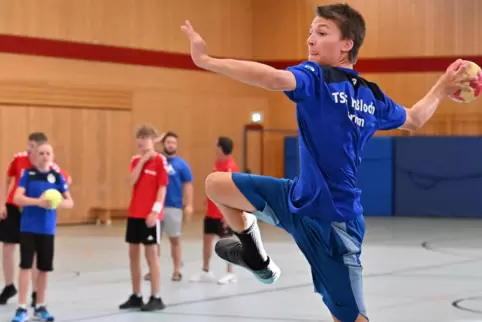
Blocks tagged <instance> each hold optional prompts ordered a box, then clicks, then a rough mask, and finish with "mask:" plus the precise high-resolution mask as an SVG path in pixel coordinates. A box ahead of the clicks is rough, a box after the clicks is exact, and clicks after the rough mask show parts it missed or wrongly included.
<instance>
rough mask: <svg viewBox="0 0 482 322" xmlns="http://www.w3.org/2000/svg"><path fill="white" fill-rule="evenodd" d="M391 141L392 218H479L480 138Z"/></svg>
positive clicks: (481, 190) (481, 211) (481, 184)
mask: <svg viewBox="0 0 482 322" xmlns="http://www.w3.org/2000/svg"><path fill="white" fill-rule="evenodd" d="M394 140H395V155H394V158H395V166H394V171H395V188H394V189H395V199H394V210H395V215H397V216H448V217H482V137H416V138H414V137H400V138H396V139H394Z"/></svg>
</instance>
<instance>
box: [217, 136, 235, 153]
mask: <svg viewBox="0 0 482 322" xmlns="http://www.w3.org/2000/svg"><path fill="white" fill-rule="evenodd" d="M217 145H218V147H220V148H221V151H223V153H224V154H225V155H230V154H231V153H232V152H233V148H234V144H233V140H231V139H230V138H228V137H227V136H220V137H219V138H218V144H217Z"/></svg>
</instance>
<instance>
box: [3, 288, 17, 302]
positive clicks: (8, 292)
mask: <svg viewBox="0 0 482 322" xmlns="http://www.w3.org/2000/svg"><path fill="white" fill-rule="evenodd" d="M15 295H17V289H16V288H15V285H13V284H10V285H7V286H5V287H4V288H3V290H2V293H0V304H7V302H8V300H9V299H10V298H12V297H14V296H15Z"/></svg>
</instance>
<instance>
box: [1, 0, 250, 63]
mask: <svg viewBox="0 0 482 322" xmlns="http://www.w3.org/2000/svg"><path fill="white" fill-rule="evenodd" d="M0 8H1V10H0V34H1V33H3V34H13V35H23V36H31V37H40V38H49V39H61V40H70V41H80V42H87V43H97V44H106V45H115V46H124V47H135V48H145V49H157V50H166V51H173V52H188V50H189V46H188V45H187V43H186V39H185V37H184V34H183V33H182V32H181V30H180V26H181V25H182V24H183V23H184V21H185V20H186V19H189V20H191V22H192V23H193V24H194V26H196V28H197V29H198V30H199V31H200V32H201V34H202V35H204V36H207V37H208V38H209V49H210V51H211V52H212V53H213V54H215V55H230V56H232V55H235V56H238V57H251V50H252V45H251V44H252V43H251V19H252V18H251V16H252V11H251V1H249V0H209V1H198V0H177V1H172V0H69V1H64V0H42V1H36V0H0Z"/></svg>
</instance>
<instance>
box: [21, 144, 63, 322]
mask: <svg viewBox="0 0 482 322" xmlns="http://www.w3.org/2000/svg"><path fill="white" fill-rule="evenodd" d="M34 153H35V155H34V156H33V161H34V164H35V166H34V167H32V168H29V169H25V171H24V172H23V174H22V177H21V179H20V182H19V185H18V188H17V189H16V191H15V196H14V202H15V203H16V204H18V205H20V206H22V207H23V209H22V216H21V222H20V274H19V283H18V284H19V295H18V303H19V307H18V309H17V310H16V312H15V316H14V318H13V320H12V322H24V321H27V320H28V312H27V304H26V303H27V290H28V282H29V276H30V273H31V269H32V266H33V260H34V258H36V260H37V269H38V271H39V273H38V276H37V280H36V283H37V303H36V307H35V309H34V315H35V316H36V317H38V318H40V320H42V321H54V317H53V316H52V315H51V314H50V313H49V312H48V311H47V309H46V306H45V291H46V286H47V273H48V272H51V271H53V260H54V243H55V241H54V239H55V238H54V236H55V228H56V225H57V211H56V209H52V202H51V201H50V200H48V199H46V198H45V196H44V193H45V191H47V190H49V189H55V190H58V191H59V192H60V193H61V194H62V196H63V200H62V201H61V203H60V204H59V207H62V208H72V207H73V200H72V198H71V196H70V192H69V190H68V186H67V183H66V179H65V178H64V177H63V176H62V174H60V172H59V171H57V170H54V169H53V168H52V167H51V164H52V161H53V151H52V147H51V146H50V144H48V143H46V142H45V143H43V144H41V145H39V146H38V147H37V149H36V150H35V152H34ZM35 255H36V257H35Z"/></svg>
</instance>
